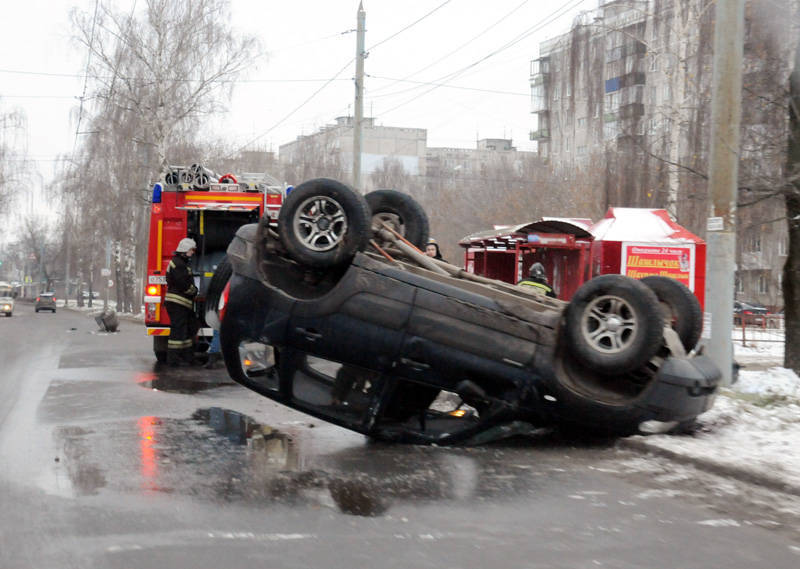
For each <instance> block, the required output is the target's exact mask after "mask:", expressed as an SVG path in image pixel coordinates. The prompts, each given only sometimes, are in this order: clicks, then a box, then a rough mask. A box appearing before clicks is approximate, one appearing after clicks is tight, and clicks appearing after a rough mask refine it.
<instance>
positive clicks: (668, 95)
mask: <svg viewBox="0 0 800 569" xmlns="http://www.w3.org/2000/svg"><path fill="white" fill-rule="evenodd" d="M664 100H665V101H671V100H672V85H670V84H669V83H666V84H665V85H664Z"/></svg>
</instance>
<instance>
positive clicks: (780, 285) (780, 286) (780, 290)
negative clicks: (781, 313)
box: [778, 271, 783, 293]
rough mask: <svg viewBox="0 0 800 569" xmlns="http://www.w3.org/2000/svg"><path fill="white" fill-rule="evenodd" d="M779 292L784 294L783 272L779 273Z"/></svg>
mask: <svg viewBox="0 0 800 569" xmlns="http://www.w3.org/2000/svg"><path fill="white" fill-rule="evenodd" d="M778 292H780V293H783V271H780V272H778Z"/></svg>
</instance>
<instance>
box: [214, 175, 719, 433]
mask: <svg viewBox="0 0 800 569" xmlns="http://www.w3.org/2000/svg"><path fill="white" fill-rule="evenodd" d="M427 237H428V220H427V217H426V215H425V212H424V211H423V210H422V208H421V207H420V206H419V205H418V204H417V203H416V202H415V201H414V200H413V199H412V198H410V197H409V196H407V195H405V194H402V193H400V192H396V191H393V190H378V191H375V192H372V193H370V194H367V195H366V196H361V195H359V194H358V193H356V192H354V191H353V190H352V189H350V188H349V187H348V186H346V185H344V184H341V183H339V182H337V181H334V180H330V179H315V180H310V181H308V182H305V183H303V184H301V185H299V186H297V187H296V188H295V189H294V190H293V191H292V192H291V193H290V194H289V195H288V196H287V198H286V201H285V202H284V205H283V207H282V208H281V211H280V215H279V218H278V224H277V229H273V228H271V227H270V225H269V223H268V220H266V219H265V220H263V221H262V222H261V223H259V224H251V225H246V226H243V227H242V228H240V229H239V231H238V233H237V234H236V237H235V238H234V239H233V241H232V242H231V244H230V246H229V247H228V252H227V255H228V256H227V260H225V261H223V263H222V264H221V265H220V266H219V267H218V270H217V273H216V274H215V276H214V279H213V281H212V283H211V285H210V287H209V295H208V301H207V303H206V305H207V306H208V307H209V308H208V309H207V310H208V312H207V314H206V317H207V318H206V319H207V321H208V322H209V323H211V324H212V325H214V326H217V327H218V328H219V329H220V338H221V344H222V352H223V355H224V358H225V365H226V367H227V370H228V373H229V374H230V376H231V377H232V378H233V379H234V380H236V381H237V382H239V383H241V384H242V385H244V386H245V387H248V388H250V389H252V390H253V391H256V392H257V393H259V394H261V395H264V396H266V397H269V398H270V399H274V400H275V401H278V402H280V403H283V404H285V405H288V406H290V407H292V408H294V409H298V410H300V411H303V412H305V413H308V414H310V415H313V416H315V417H318V418H321V419H324V420H326V421H329V422H331V423H335V424H337V425H341V426H344V427H347V428H349V429H352V430H354V431H357V432H360V433H364V434H365V435H368V436H371V437H374V438H378V439H384V440H394V441H404V442H414V443H437V444H451V443H479V442H482V441H487V440H491V439H493V438H497V437H501V436H505V435H508V434H512V433H514V432H520V431H524V430H525V429H530V428H541V427H560V428H563V429H566V430H572V431H576V430H580V431H584V432H589V433H592V434H602V435H608V436H624V435H629V434H633V433H637V432H640V428H641V427H642V426H643V425H645V426H647V427H652V426H653V425H658V426H662V427H664V426H667V427H669V426H676V425H678V426H679V425H685V424H688V423H691V422H693V420H694V418H695V417H696V416H697V415H698V414H700V413H702V412H703V411H705V410H707V409H708V408H709V407H710V406H711V404H712V402H713V399H714V395H715V391H716V387H717V384H718V381H719V377H720V374H719V371H718V370H717V369H716V368H715V366H714V365H713V364H712V363H711V361H710V360H709V359H708V357H706V356H705V355H702V354H697V353H695V352H694V351H693V348H694V347H695V344H696V343H697V341H698V339H699V336H700V328H701V324H702V317H701V310H700V306H699V304H698V302H697V300H696V299H695V297H694V295H693V294H692V293H691V292H690V291H689V290H688V289H687V288H686V287H684V286H683V285H682V284H680V283H678V282H677V281H674V280H671V279H668V278H662V277H648V278H646V279H642V281H637V280H634V279H630V278H627V277H624V276H620V275H604V276H600V277H597V278H594V279H592V280H591V281H589V282H587V283H585V284H584V285H583V286H582V287H581V288H580V289H579V290H578V291H577V293H576V294H575V296H574V297H573V299H572V300H571V301H570V302H563V301H560V300H555V299H551V298H548V297H546V296H544V295H542V294H540V293H538V292H536V291H535V290H527V289H528V288H529V287H515V286H512V285H509V284H506V283H503V282H499V281H494V280H490V279H485V278H482V277H479V276H476V275H473V274H470V273H467V272H465V271H462V270H461V269H459V268H457V267H455V266H452V265H449V264H447V263H444V262H441V261H437V260H434V259H431V258H429V257H427V256H425V255H422V254H421V253H420V252H419V250H418V248H420V247H424V244H425V243H426V241H427Z"/></svg>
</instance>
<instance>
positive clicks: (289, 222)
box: [278, 178, 370, 268]
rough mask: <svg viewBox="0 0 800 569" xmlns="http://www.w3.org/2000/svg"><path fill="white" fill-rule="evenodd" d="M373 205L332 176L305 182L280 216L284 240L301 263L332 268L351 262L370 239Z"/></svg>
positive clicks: (283, 208)
mask: <svg viewBox="0 0 800 569" xmlns="http://www.w3.org/2000/svg"><path fill="white" fill-rule="evenodd" d="M369 221H370V213H369V206H368V205H367V202H366V201H365V200H364V197H363V196H362V195H361V194H358V193H357V192H356V191H354V190H352V189H351V188H349V187H348V186H346V185H345V184H342V183H341V182H337V181H336V180H331V179H329V178H316V179H314V180H309V181H307V182H303V183H302V184H300V185H299V186H297V187H296V188H295V189H294V190H292V192H291V193H290V194H289V195H288V196H287V198H286V201H285V202H284V204H283V206H282V207H281V211H280V214H279V215H278V230H279V233H280V236H281V241H282V242H283V245H284V247H285V248H286V250H287V251H288V253H289V255H290V256H291V257H292V259H294V260H295V261H297V262H298V263H301V264H304V265H307V266H309V267H315V268H328V267H333V266H336V265H339V264H341V263H344V262H347V261H349V260H350V259H351V258H352V257H353V255H355V254H356V252H357V251H360V250H362V249H364V247H366V245H367V242H368V240H369Z"/></svg>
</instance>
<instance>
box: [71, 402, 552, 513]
mask: <svg viewBox="0 0 800 569" xmlns="http://www.w3.org/2000/svg"><path fill="white" fill-rule="evenodd" d="M55 435H56V444H57V456H58V457H59V461H57V462H56V467H55V468H56V469H57V470H58V471H59V472H61V473H62V479H63V478H64V476H63V475H64V474H65V475H66V477H68V478H69V480H70V481H71V486H72V491H73V494H74V495H87V494H97V493H100V494H101V495H103V494H106V493H108V492H116V493H124V494H131V493H133V494H137V493H144V494H150V495H159V494H170V495H171V494H178V495H181V496H187V497H189V498H191V499H194V500H199V501H209V502H221V503H243V504H248V505H254V506H257V507H270V506H271V505H275V506H283V507H286V506H289V507H295V508H320V507H323V508H331V509H335V510H338V511H340V512H343V513H345V514H350V515H358V516H378V515H382V514H384V513H385V512H387V511H388V510H390V509H391V508H392V507H393V506H394V505H395V504H398V503H406V504H407V503H411V502H426V501H444V502H458V501H467V502H471V501H478V500H480V501H485V500H489V501H507V500H513V499H514V497H515V496H519V495H521V494H524V495H528V496H529V495H534V496H535V495H538V494H546V492H547V491H546V490H543V489H542V488H543V486H550V485H555V484H557V483H558V478H559V476H563V475H562V474H559V473H558V472H557V471H555V470H554V469H552V468H548V466H547V461H546V460H545V461H543V460H542V457H541V456H540V457H538V458H537V459H534V458H533V457H532V456H531V455H530V448H527V449H519V452H517V449H514V448H509V447H500V448H492V447H481V448H462V449H458V448H436V447H420V446H410V445H391V444H384V443H376V442H364V439H363V438H362V437H360V436H359V437H356V436H351V435H348V434H347V433H343V432H341V431H339V430H337V429H331V430H327V431H323V429H313V430H311V429H309V426H308V423H307V422H305V421H304V422H298V423H297V424H290V425H287V426H285V428H283V429H275V428H273V427H271V426H269V425H264V424H262V423H259V422H258V421H256V420H254V419H253V418H252V417H248V416H247V415H244V414H241V413H238V412H236V411H232V410H229V409H224V408H221V407H209V408H202V409H198V410H197V411H196V412H194V413H193V414H192V416H191V417H190V418H187V419H176V418H162V417H149V416H143V417H139V418H138V419H135V420H134V421H120V422H117V423H112V424H104V425H99V424H95V425H93V427H92V429H91V430H89V429H75V428H69V429H57V430H56V432H55ZM510 455H513V457H515V458H513V459H511V456H510ZM521 456H527V457H528V458H526V459H525V462H526V463H525V464H524V465H520V464H518V462H519V461H518V460H517V458H519V457H521ZM510 459H511V460H510Z"/></svg>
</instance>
